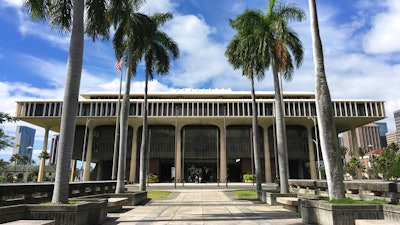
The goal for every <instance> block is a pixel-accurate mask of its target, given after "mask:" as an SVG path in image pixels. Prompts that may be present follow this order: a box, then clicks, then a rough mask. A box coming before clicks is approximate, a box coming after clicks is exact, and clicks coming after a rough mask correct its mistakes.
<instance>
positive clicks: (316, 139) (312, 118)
mask: <svg viewBox="0 0 400 225" xmlns="http://www.w3.org/2000/svg"><path fill="white" fill-rule="evenodd" d="M307 119H311V120H312V121H313V123H314V134H315V139H312V140H313V142H314V143H315V148H316V150H317V163H318V167H317V168H318V178H319V179H320V180H321V164H320V160H319V145H318V133H317V123H316V118H315V116H312V117H308V118H307Z"/></svg>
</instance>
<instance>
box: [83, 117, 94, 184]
mask: <svg viewBox="0 0 400 225" xmlns="http://www.w3.org/2000/svg"><path fill="white" fill-rule="evenodd" d="M90 120H91V119H88V118H87V117H86V124H85V135H84V139H83V149H82V165H81V171H80V172H81V173H80V174H81V177H80V180H81V181H82V180H83V165H84V160H85V153H86V136H87V129H88V125H89V122H90Z"/></svg>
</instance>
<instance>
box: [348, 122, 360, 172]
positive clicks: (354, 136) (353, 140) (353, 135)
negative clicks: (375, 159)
mask: <svg viewBox="0 0 400 225" xmlns="http://www.w3.org/2000/svg"><path fill="white" fill-rule="evenodd" d="M350 133H351V144H352V148H353V149H352V150H353V154H354V157H355V158H356V159H358V160H359V161H360V162H361V160H360V154H359V153H358V148H359V146H358V142H357V133H356V128H351V130H350ZM356 174H357V179H361V169H360V168H356Z"/></svg>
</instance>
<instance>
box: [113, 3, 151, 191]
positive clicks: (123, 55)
mask: <svg viewBox="0 0 400 225" xmlns="http://www.w3.org/2000/svg"><path fill="white" fill-rule="evenodd" d="M140 3H141V1H139V0H137V1H130V0H123V1H112V2H111V9H110V12H109V17H110V18H112V23H113V25H114V27H116V31H115V34H114V39H113V47H114V51H115V55H116V57H117V59H123V61H125V64H126V83H125V92H124V96H123V99H122V105H121V117H120V124H121V126H120V140H119V157H118V172H117V186H116V190H115V192H116V193H123V192H125V182H124V181H125V165H126V152H127V140H128V116H129V99H130V97H129V96H130V85H131V79H132V77H133V76H135V75H136V68H137V64H138V62H139V61H140V59H141V58H142V56H143V51H144V47H143V46H145V40H146V39H147V37H148V35H149V33H150V30H151V27H152V21H151V19H150V17H148V16H146V15H144V14H141V13H137V12H136V11H137V9H138V7H139V5H140Z"/></svg>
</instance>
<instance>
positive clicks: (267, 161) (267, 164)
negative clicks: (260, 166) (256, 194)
mask: <svg viewBox="0 0 400 225" xmlns="http://www.w3.org/2000/svg"><path fill="white" fill-rule="evenodd" d="M263 130H264V165H265V182H267V183H271V182H272V176H271V157H270V155H269V139H268V127H263Z"/></svg>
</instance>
